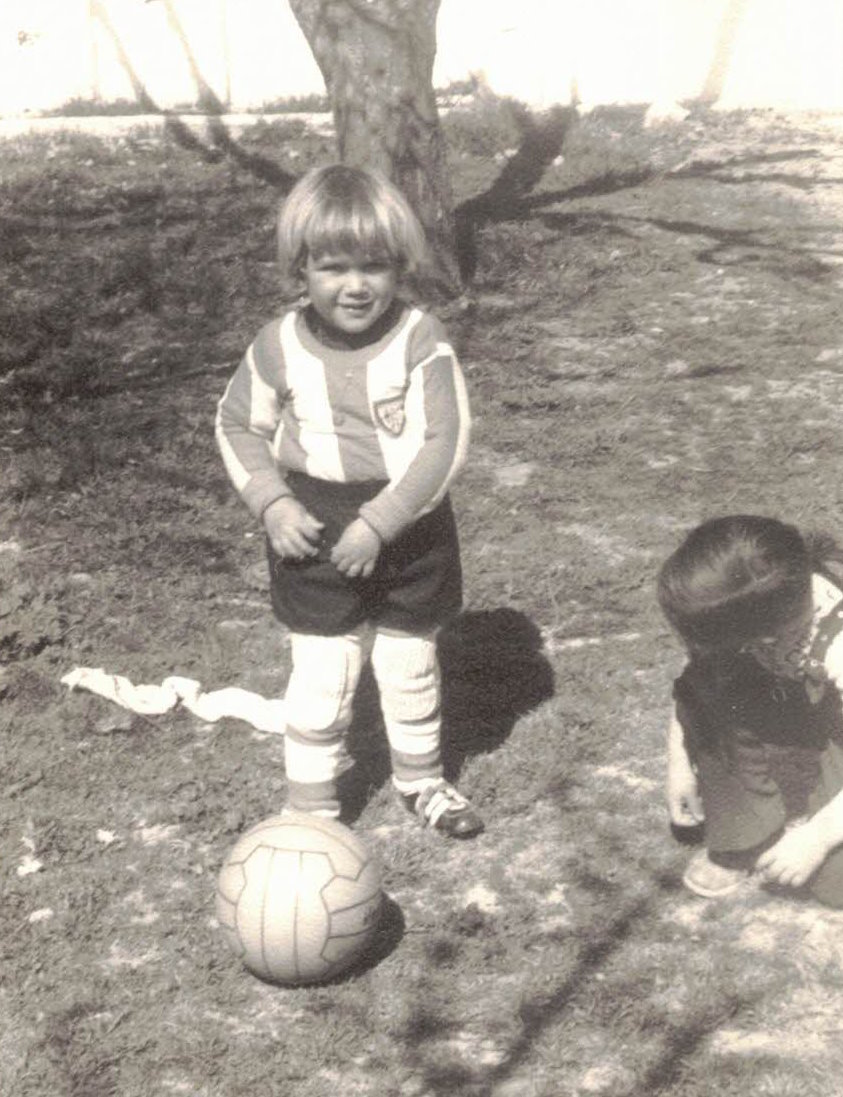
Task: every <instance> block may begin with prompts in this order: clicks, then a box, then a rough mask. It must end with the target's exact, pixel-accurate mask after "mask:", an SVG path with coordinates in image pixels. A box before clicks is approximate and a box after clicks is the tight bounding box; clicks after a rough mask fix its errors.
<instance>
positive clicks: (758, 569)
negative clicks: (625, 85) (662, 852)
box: [658, 514, 843, 907]
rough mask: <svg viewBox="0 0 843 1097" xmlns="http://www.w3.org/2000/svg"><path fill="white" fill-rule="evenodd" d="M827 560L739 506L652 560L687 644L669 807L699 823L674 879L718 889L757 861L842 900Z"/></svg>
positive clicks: (838, 643)
mask: <svg viewBox="0 0 843 1097" xmlns="http://www.w3.org/2000/svg"><path fill="white" fill-rule="evenodd" d="M834 559H840V555H839V550H836V548H835V546H834V545H833V543H832V542H831V541H830V539H828V538H818V539H811V538H806V537H804V536H803V535H802V534H801V533H800V532H799V531H798V530H797V529H796V528H794V527H793V526H790V525H786V524H784V523H782V522H779V521H777V520H776V519H773V518H764V517H758V516H755V515H742V514H740V515H730V516H727V517H723V518H715V519H712V520H710V521H707V522H704V523H703V524H702V525H700V526H698V527H697V528H696V529H694V530H693V531H692V532H691V533H690V534H689V535H688V537H687V538H686V539H685V540H684V542H683V543H682V544H681V545H680V546H679V548H677V549H676V551H675V552H674V553H673V554H672V555H671V556H670V557H669V558H668V560H667V561H666V562H665V564H664V565H663V567H662V568H661V571H660V574H659V580H658V595H659V601H660V604H661V607H662V609H663V611H664V613H665V616H666V617H667V619H668V621H669V622H670V624H671V625H672V626H673V628H674V629H675V631H676V632H677V633H678V635H679V637H680V638H681V639H682V641H683V642H684V644H685V646H686V648H687V650H688V654H689V661H688V663H687V665H686V667H685V669H684V671H683V673H682V674H681V676H680V677H679V678H678V679H677V680H676V682H675V685H674V700H675V709H674V715H673V718H672V720H671V723H670V729H669V733H668V766H667V799H668V810H669V813H670V817H671V821H672V822H673V823H674V824H675V825H677V826H680V827H681V826H689V825H693V824H696V823H703V822H704V827H705V841H706V847H707V848H706V849H704V850H702V851H700V852H699V853H698V854H697V855H696V856H695V857H694V858H692V860H691V862H690V864H689V866H688V869H687V870H686V872H685V876H684V883H685V885H686V886H687V887H688V888H689V889H690V890H691V891H693V892H696V893H697V894H699V895H703V896H706V897H714V896H719V895H726V894H728V893H729V892H731V891H733V890H735V889H736V888H737V887H738V886H739V885H740V884H741V882H742V881H743V880H744V879H745V878H746V877H747V876H748V875H749V874H750V873H753V872H755V873H757V874H758V876H759V877H760V878H761V879H763V880H764V881H767V882H769V883H774V884H777V885H779V886H784V887H791V888H798V887H801V886H802V885H807V886H808V888H809V889H810V891H811V893H812V894H813V895H814V896H815V897H816V898H818V899H819V900H821V901H822V902H824V903H827V904H828V905H830V906H834V907H841V906H843V791H841V790H843V711H842V710H841V689H843V592H841V589H840V586H839V585H838V584H837V582H836V581H835V580H834V579H833V577H832V576H831V574H830V573H829V571H828V570H827V563H828V562H829V561H830V560H834ZM794 775H796V776H797V777H798V780H796V781H795V782H794V780H793V778H794ZM800 787H801V788H802V789H803V790H804V791H803V800H802V802H801V803H799V802H798V801H797V800H796V798H795V796H794V792H796V793H798V790H799V788H800ZM792 813H795V814H796V818H793V817H792ZM786 823H788V826H787V827H786V826H785V824H786Z"/></svg>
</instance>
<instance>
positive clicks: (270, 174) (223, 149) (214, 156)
mask: <svg viewBox="0 0 843 1097" xmlns="http://www.w3.org/2000/svg"><path fill="white" fill-rule="evenodd" d="M164 7H165V9H166V12H167V20H168V22H169V24H170V26H171V28H172V30H173V32H174V33H175V35H176V37H177V38H178V41H179V44H180V45H181V48H182V51H183V52H184V55H185V58H186V60H187V64H188V68H189V69H190V74H191V77H192V79H193V82H194V84H195V86H196V91H197V104H198V106H199V108H200V110H202V111H203V112H204V113H205V114H206V115H207V117H206V120H205V125H206V131H207V133H208V136H209V138H210V141H211V143H210V145H208V144H206V143H205V142H204V141H202V140H201V139H200V138H199V137H198V136H197V134H196V132H195V131H194V130H193V129H192V128H191V127H190V126H188V125H187V123H186V122H184V120H183V119H182V118H180V117H179V115H178V114H177V113H176V112H174V111H170V110H166V109H165V108H163V107H161V106H160V105H159V104H158V103H157V102H156V101H155V99H154V98H153V96H152V95H151V94H150V92H149V89H148V88H147V86H146V84H145V82H144V81H143V80H142V79H141V77H140V75H139V73H138V72H137V70H136V69H135V67H134V65H133V64H132V60H131V58H130V57H129V54H128V51H127V50H126V48H125V46H124V44H123V41H122V39H121V38H120V35H119V33H118V31H117V28H116V27H115V25H114V23H113V21H112V19H111V17H110V15H109V13H108V10H107V9H106V6H105V4H103V3H102V0H91V12H92V14H93V15H94V16H96V18H97V19H98V20H99V21H100V23H101V24H102V26H103V28H104V29H105V31H106V33H107V34H108V36H109V38H110V39H111V40H112V43H113V45H114V49H115V52H116V54H117V59H118V61H119V62H120V65H121V67H122V68H123V70H124V72H125V73H126V75H127V76H128V78H129V82H130V83H131V85H132V90H133V92H134V95H135V99H136V100H137V102H138V104H139V105H140V106H141V107H142V108H143V110H145V111H146V112H147V113H149V114H157V115H160V116H161V117H162V118H163V119H164V132H165V133H166V134H167V135H168V136H170V137H172V139H173V140H174V141H175V142H176V144H178V145H179V146H180V147H181V148H183V149H185V150H187V151H188V152H191V153H194V154H195V155H197V156H198V157H199V158H200V159H202V160H204V161H205V162H206V163H219V162H220V161H221V160H223V159H224V157H226V156H228V157H230V159H232V160H233V161H234V162H235V163H236V164H237V165H238V166H239V167H241V168H243V169H245V170H246V171H248V172H250V173H251V174H252V175H254V176H255V177H256V178H258V179H260V180H261V181H262V182H264V183H268V184H269V185H270V186H273V187H275V188H277V189H278V191H279V192H280V193H281V194H282V195H284V194H287V193H289V191H290V190H291V189H292V187H293V185H294V184H295V182H296V179H297V176H295V175H293V174H291V173H290V172H288V171H285V169H284V168H282V167H281V166H280V164H278V163H276V162H275V161H274V160H270V159H269V158H268V157H266V156H261V155H260V154H259V153H254V152H249V151H248V150H247V149H244V148H243V146H242V145H240V144H238V143H237V141H235V140H234V138H233V137H232V135H231V132H230V130H229V129H228V127H227V126H226V125H225V123H224V122H223V120H222V115H223V114H224V113H225V105H224V104H223V103H222V101H221V100H220V98H219V96H218V95H217V94H216V92H215V91H214V90H213V88H212V87H211V85H210V84H209V83H208V81H207V80H206V79H205V77H204V76H203V74H202V71H201V69H200V68H199V65H198V63H197V61H196V56H195V54H194V53H193V50H192V49H191V46H190V42H189V40H188V38H187V35H186V33H185V31H184V27H183V26H182V24H181V21H180V20H179V17H178V14H177V12H176V10H175V8H174V6H173V3H172V0H164Z"/></svg>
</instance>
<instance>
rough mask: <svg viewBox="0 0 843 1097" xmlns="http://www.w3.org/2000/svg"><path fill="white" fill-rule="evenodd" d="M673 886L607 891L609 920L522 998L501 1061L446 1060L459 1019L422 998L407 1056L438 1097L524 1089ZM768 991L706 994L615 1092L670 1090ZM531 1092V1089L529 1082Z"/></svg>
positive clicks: (625, 1095) (626, 1095)
mask: <svg viewBox="0 0 843 1097" xmlns="http://www.w3.org/2000/svg"><path fill="white" fill-rule="evenodd" d="M671 890H672V889H671V888H670V887H669V886H663V885H661V884H660V883H659V882H658V881H656V887H655V889H654V891H653V892H652V893H651V894H649V895H645V896H642V897H640V898H637V899H632V900H630V901H628V902H627V903H623V901H622V899H621V898H620V896H619V895H618V894H617V893H616V892H615V893H613V894H612V896H611V900H612V901H611V904H609V902H608V901H609V899H610V896H609V895H607V896H606V900H607V907H606V910H607V918H606V920H605V921H604V922H601V923H600V925H599V927H598V928H596V929H594V930H593V931H592V930H586V931H584V932H583V936H584V940H583V941H582V943H581V945H580V947H579V950H578V953H577V956H576V958H575V960H574V962H573V964H572V965H571V966H570V968H569V969H568V970H567V971H566V972H564V973H562V974H560V975H559V977H558V978H557V979H556V980H554V979H552V978H549V979H548V982H549V984H550V985H549V986H548V987H547V988H546V989H544V990H541V991H539V992H537V993H534V994H532V995H531V996H529V997H526V998H524V999H522V1001H521V1002H520V1004H519V1006H518V1010H517V1016H518V1021H519V1023H520V1029H519V1032H518V1033H517V1035H516V1036H515V1037H514V1038H513V1040H512V1041H511V1042H510V1043H509V1045H508V1047H507V1049H506V1053H505V1054H504V1056H503V1057H502V1058H501V1060H500V1061H499V1062H498V1063H497V1064H495V1065H494V1066H491V1067H488V1068H482V1067H481V1068H479V1069H478V1068H476V1067H469V1066H467V1065H465V1064H463V1063H460V1062H456V1061H453V1060H450V1061H449V1060H448V1059H447V1058H446V1059H444V1060H443V1058H442V1055H441V1046H442V1045H441V1041H442V1039H443V1037H445V1036H446V1035H448V1034H449V1032H451V1031H453V1024H454V1022H453V1019H451V1021H450V1022H449V1020H447V1019H446V1018H443V1017H441V1016H438V1015H437V1014H436V1013H434V1012H433V1011H432V1010H431V1008H430V1007H429V1006H428V1005H426V1004H425V1003H424V1002H421V1003H420V1004H419V1006H418V1009H417V1011H416V1012H415V1013H414V1014H413V1015H412V1016H411V1017H410V1018H409V1019H408V1022H407V1025H406V1027H405V1030H404V1033H403V1041H404V1060H405V1061H406V1062H407V1064H408V1065H409V1066H410V1067H411V1069H412V1070H413V1071H414V1073H416V1074H418V1076H419V1077H420V1078H421V1079H423V1081H424V1085H425V1087H426V1088H425V1092H429V1093H430V1094H431V1095H432V1097H451V1095H452V1094H454V1093H471V1094H472V1095H473V1097H493V1095H494V1094H497V1093H503V1092H504V1090H505V1089H506V1091H507V1092H509V1087H510V1086H511V1087H512V1092H513V1093H515V1092H518V1093H521V1092H522V1089H521V1088H516V1087H517V1086H519V1085H520V1079H521V1078H522V1077H523V1071H524V1069H525V1068H528V1067H529V1064H530V1062H531V1060H532V1056H533V1053H534V1050H535V1048H536V1047H537V1046H538V1045H539V1044H540V1042H541V1040H542V1039H543V1038H546V1033H547V1031H548V1030H549V1029H550V1028H552V1027H553V1026H554V1025H558V1024H559V1023H560V1021H561V1020H562V1019H563V1018H564V1017H565V1016H566V1014H567V1013H568V1012H569V1011H572V1010H577V1009H578V1008H581V1004H582V999H583V997H585V998H586V1000H587V999H588V996H589V994H590V992H591V990H590V988H592V987H594V986H595V985H599V983H600V981H601V980H602V979H603V978H604V971H605V970H606V969H607V968H610V967H611V965H612V962H613V958H614V957H615V956H617V955H618V954H619V953H620V952H622V950H623V949H624V948H627V947H630V946H634V944H635V940H636V933H637V932H638V931H639V929H641V927H642V926H644V925H645V924H646V923H647V922H648V921H650V920H652V919H658V918H659V917H660V916H661V909H660V899H661V898H662V896H663V894H665V893H669V892H670V891H671ZM618 904H619V905H620V909H619V910H617V906H618ZM612 909H616V910H617V912H616V913H615V914H614V915H612V914H610V913H608V912H609V911H611V910H612ZM630 993H631V994H634V993H635V988H631V990H630ZM760 997H761V991H760V990H758V989H754V988H753V989H752V990H749V991H747V993H746V994H736V993H734V992H725V993H722V994H719V995H716V996H713V997H708V998H705V999H702V1000H701V1001H700V1003H699V1004H698V1005H697V1006H696V1007H693V1008H691V1009H690V1010H689V1011H688V1013H687V1014H686V1015H685V1016H683V1018H682V1019H681V1021H677V1022H676V1023H665V1024H664V1033H663V1038H662V1040H661V1042H660V1047H659V1050H658V1051H656V1052H655V1054H654V1055H653V1057H652V1059H651V1061H650V1063H649V1065H648V1066H645V1068H644V1070H643V1073H642V1074H641V1075H640V1076H639V1077H638V1078H637V1079H635V1081H633V1082H632V1083H631V1084H627V1085H625V1086H623V1088H618V1089H613V1090H612V1093H613V1094H614V1093H616V1094H617V1095H618V1097H649V1095H651V1094H655V1093H662V1092H666V1091H667V1089H666V1087H668V1086H670V1085H671V1084H673V1083H674V1082H676V1081H677V1080H678V1079H679V1078H680V1077H681V1076H682V1075H683V1074H684V1073H685V1072H686V1071H687V1070H688V1068H689V1064H690V1063H691V1062H692V1061H693V1060H694V1058H695V1056H697V1055H698V1053H699V1052H700V1051H701V1049H702V1048H703V1046H704V1045H705V1043H706V1041H707V1040H708V1039H709V1038H710V1037H711V1036H712V1035H713V1034H714V1033H715V1032H716V1031H717V1030H718V1029H719V1028H720V1027H721V1026H722V1025H723V1024H724V1023H725V1022H727V1021H734V1019H735V1018H736V1017H738V1016H739V1015H740V1014H742V1013H745V1012H747V1011H749V1010H751V1009H752V1008H753V1007H754V1006H755V1005H756V1004H757V1002H758V1000H759V999H760ZM618 1012H619V1014H620V1015H621V1016H622V1015H623V1002H622V1001H621V1000H619V1001H618ZM426 1043H430V1044H431V1045H432V1047H433V1048H435V1049H436V1054H435V1057H434V1056H430V1057H429V1056H428V1055H426V1054H425V1044H426ZM523 1092H525V1093H526V1092H528V1090H527V1089H524V1090H523ZM529 1092H532V1090H529ZM536 1092H538V1089H537V1090H536ZM542 1092H544V1091H543V1090H542Z"/></svg>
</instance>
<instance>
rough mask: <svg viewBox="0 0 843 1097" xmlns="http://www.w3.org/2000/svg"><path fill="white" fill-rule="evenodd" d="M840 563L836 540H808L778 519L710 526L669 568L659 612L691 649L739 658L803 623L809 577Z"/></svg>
mask: <svg viewBox="0 0 843 1097" xmlns="http://www.w3.org/2000/svg"><path fill="white" fill-rule="evenodd" d="M840 558H841V552H840V550H839V548H838V547H837V545H836V543H835V542H834V541H833V540H832V539H831V538H830V537H827V536H823V535H820V536H807V537H806V536H803V535H802V534H801V533H800V532H799V530H798V529H797V528H796V527H795V526H791V525H787V524H785V523H784V522H780V521H778V520H777V519H775V518H765V517H762V516H759V515H754V514H732V515H727V516H725V517H722V518H712V519H710V520H709V521H707V522H703V523H702V525H699V526H697V527H696V528H695V529H693V530H692V531H691V532H690V533H689V534H688V536H687V537H686V538H685V540H684V541H683V542H682V544H681V545H680V546H679V548H678V549H676V551H675V552H674V553H672V555H671V556H669V557H668V559H667V560H666V561H665V563H664V564H663V566H662V568H661V570H660V572H659V578H658V597H659V604H660V605H661V608H662V610H663V612H664V615H665V617H666V618H667V619H668V621H669V622H670V624H671V625H672V626H673V628H674V629H675V630H676V632H677V633H678V634H679V636H680V637H681V638H682V639H683V640H684V642H685V643H686V644H687V645H688V647H689V648H691V649H698V650H701V651H705V650H717V649H720V650H724V649H728V650H737V649H738V648H740V647H741V645H742V644H745V643H748V642H749V641H751V640H755V639H758V638H759V637H761V636H767V635H770V634H774V633H775V632H776V631H777V630H778V629H779V628H780V627H781V626H782V625H784V624H785V623H787V622H788V621H790V620H792V619H793V618H794V617H795V616H797V615H798V614H799V613H800V612H801V611H802V608H803V607H804V606H805V603H806V599H807V598H808V597H809V595H810V590H811V573H812V572H814V571H823V570H825V567H824V565H825V564H826V562H827V561H829V560H834V559H838V560H839V559H840Z"/></svg>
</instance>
